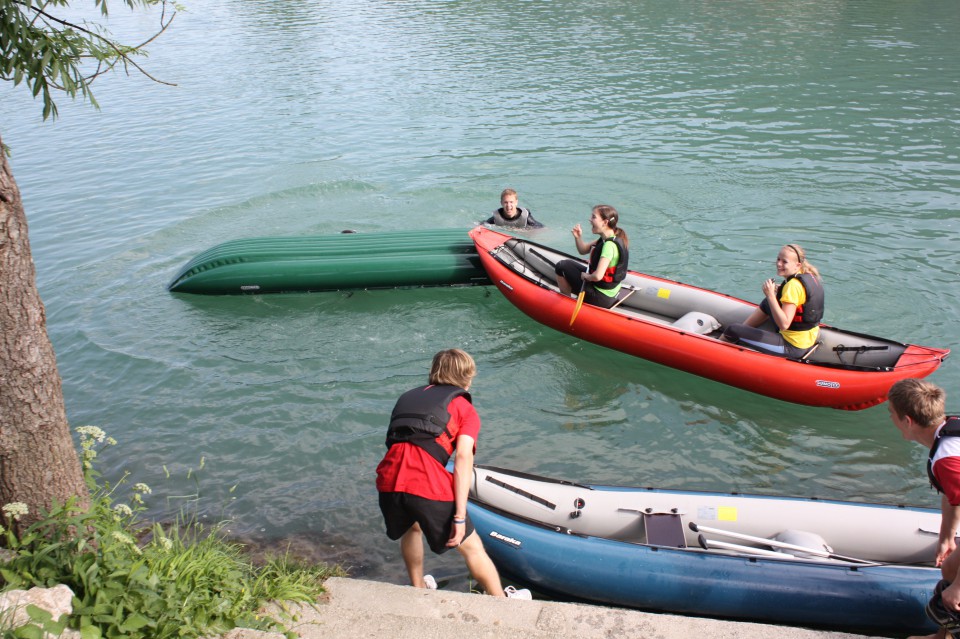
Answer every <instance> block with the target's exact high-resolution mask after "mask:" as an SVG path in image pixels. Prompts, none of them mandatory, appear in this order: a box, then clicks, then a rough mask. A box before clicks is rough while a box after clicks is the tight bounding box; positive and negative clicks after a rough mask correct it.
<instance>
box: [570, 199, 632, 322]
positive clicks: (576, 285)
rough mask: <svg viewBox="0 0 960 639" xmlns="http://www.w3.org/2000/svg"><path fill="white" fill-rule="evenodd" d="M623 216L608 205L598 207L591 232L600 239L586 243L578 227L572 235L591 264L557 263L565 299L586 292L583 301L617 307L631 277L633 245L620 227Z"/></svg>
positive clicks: (591, 220)
mask: <svg viewBox="0 0 960 639" xmlns="http://www.w3.org/2000/svg"><path fill="white" fill-rule="evenodd" d="M619 220H620V214H619V213H617V209H615V208H613V207H612V206H609V205H607V204H598V205H596V206H595V207H593V210H592V211H591V213H590V230H591V231H593V232H594V233H596V234H597V235H599V236H600V237H599V239H596V240H594V241H592V242H584V241H583V229H581V228H580V225H579V224H577V225H576V226H574V227H573V230H572V231H571V233H572V234H573V239H574V240H575V241H576V243H577V252H579V253H580V255H586V254H587V253H589V254H590V261H589V263H588V264H584V263H583V262H581V261H579V260H560V261H559V262H557V266H556V273H557V286H559V288H560V292H561V293H563V294H564V295H576V294H578V293H579V292H580V291H581V290H583V291H584V297H583V301H584V302H586V303H587V304H593V305H594V306H602V307H603V308H610V307H611V306H613V305H614V304H616V303H617V294H618V293H619V292H620V283H621V282H622V281H623V278H624V277H626V275H627V262H628V260H629V252H628V248H629V241H628V239H627V233H626V231H624V230H623V229H621V228H619V227H618V226H617V223H618V222H619Z"/></svg>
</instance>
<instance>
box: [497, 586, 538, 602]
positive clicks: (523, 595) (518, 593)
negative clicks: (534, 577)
mask: <svg viewBox="0 0 960 639" xmlns="http://www.w3.org/2000/svg"><path fill="white" fill-rule="evenodd" d="M503 594H505V595H506V596H507V597H509V598H510V599H525V600H527V601H532V600H533V595H531V594H530V591H529V590H527V589H526V588H521V589H520V590H517V589H516V588H514V587H513V586H507V587H506V588H504V589H503Z"/></svg>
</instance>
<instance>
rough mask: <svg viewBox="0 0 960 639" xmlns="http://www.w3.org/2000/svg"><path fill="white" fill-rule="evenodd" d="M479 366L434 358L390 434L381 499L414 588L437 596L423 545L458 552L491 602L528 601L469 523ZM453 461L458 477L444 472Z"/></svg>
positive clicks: (446, 356)
mask: <svg viewBox="0 0 960 639" xmlns="http://www.w3.org/2000/svg"><path fill="white" fill-rule="evenodd" d="M476 374H477V366H476V364H475V363H474V361H473V358H472V357H470V355H468V354H467V353H465V352H464V351H462V350H460V349H458V348H452V349H449V350H445V351H440V352H439V353H437V354H436V355H434V357H433V364H432V366H431V368H430V379H429V384H428V385H426V386H420V387H417V388H414V389H413V390H410V391H407V392H406V393H404V394H403V395H401V396H400V399H398V400H397V403H396V405H395V406H394V408H393V412H392V414H391V416H390V426H389V428H388V429H387V441H386V444H387V454H386V455H385V456H384V458H383V460H382V461H381V462H380V464H379V465H378V466H377V491H378V493H379V499H380V511H381V512H382V513H383V520H384V522H385V524H386V527H387V536H388V537H389V538H390V539H393V540H397V539H399V540H400V553H401V554H402V555H403V562H404V564H405V565H406V567H407V574H408V575H409V577H410V584H411V585H412V586H414V587H417V588H436V581H435V580H434V579H433V578H432V577H431V576H430V575H424V574H423V559H424V551H423V539H424V538H426V541H427V545H428V546H429V547H430V550H431V551H433V552H434V553H435V554H438V555H439V554H442V553H444V552H446V551H448V550H450V549H451V548H456V549H457V551H459V552H460V554H461V555H463V558H464V560H465V561H466V563H467V569H468V570H469V571H470V574H471V575H472V576H473V578H474V579H476V580H477V582H478V583H479V584H480V586H481V587H482V588H483V589H484V591H486V593H487V594H489V595H493V596H495V597H504V596H507V597H514V598H517V599H531V598H532V597H531V595H530V591H529V590H516V589H514V588H513V587H512V586H509V587H507V588H506V589H504V588H503V587H502V586H501V585H500V575H499V573H498V572H497V568H496V566H494V565H493V561H491V559H490V557H489V556H488V555H487V552H486V550H484V548H483V543H482V542H481V541H480V536H479V535H478V534H477V533H476V531H475V530H474V527H473V523H472V522H471V521H470V518H469V517H468V516H467V496H468V495H469V492H470V484H471V481H472V479H473V456H474V453H475V452H476V441H477V437H478V436H479V434H480V416H479V415H478V414H477V411H476V409H474V407H473V404H472V401H471V397H470V393H469V392H468V390H469V388H470V384H471V383H472V381H473V378H474V376H475V375H476ZM451 456H452V457H453V460H454V463H453V474H450V473H449V472H447V470H446V465H447V462H448V461H449V460H450V458H451Z"/></svg>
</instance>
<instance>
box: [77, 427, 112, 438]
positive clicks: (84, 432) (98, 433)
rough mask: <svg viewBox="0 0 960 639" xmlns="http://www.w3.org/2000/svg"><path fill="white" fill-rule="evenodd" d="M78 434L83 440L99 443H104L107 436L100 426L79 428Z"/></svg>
mask: <svg viewBox="0 0 960 639" xmlns="http://www.w3.org/2000/svg"><path fill="white" fill-rule="evenodd" d="M77 433H78V434H79V435H80V438H81V439H90V440H96V441H98V442H102V441H103V440H104V439H105V438H106V436H107V434H106V433H105V432H103V429H102V428H100V427H99V426H79V427H77Z"/></svg>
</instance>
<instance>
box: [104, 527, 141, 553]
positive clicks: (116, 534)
mask: <svg viewBox="0 0 960 639" xmlns="http://www.w3.org/2000/svg"><path fill="white" fill-rule="evenodd" d="M110 535H111V536H112V537H113V538H114V539H116V540H117V541H119V542H120V543H121V544H125V545H127V546H130V549H131V550H133V551H134V552H135V553H137V554H138V555H140V554H143V551H142V550H140V548H138V547H137V542H136V541H135V540H134V539H133V537H131V536H130V535H128V534H126V533H123V532H120V531H119V530H114V531H113V532H112V533H110Z"/></svg>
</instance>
